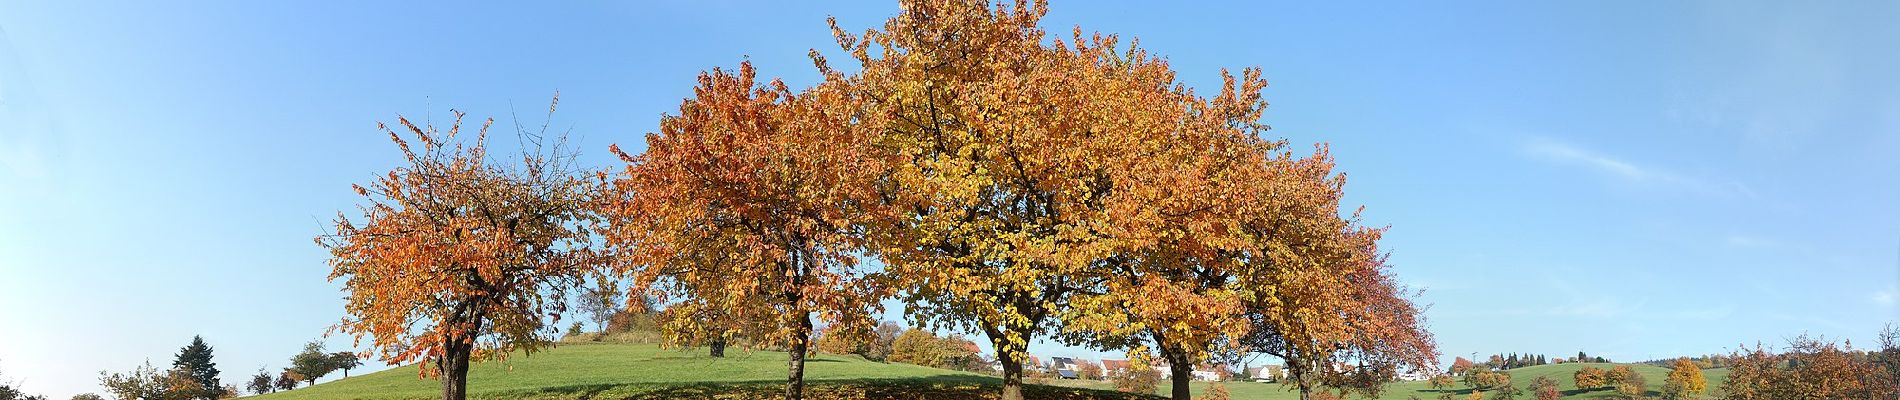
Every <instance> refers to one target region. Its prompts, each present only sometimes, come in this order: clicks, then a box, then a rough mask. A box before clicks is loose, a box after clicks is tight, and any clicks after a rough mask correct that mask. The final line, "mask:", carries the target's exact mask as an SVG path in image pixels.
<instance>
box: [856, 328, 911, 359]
mask: <svg viewBox="0 0 1900 400" xmlns="http://www.w3.org/2000/svg"><path fill="white" fill-rule="evenodd" d="M903 333H904V328H903V327H901V326H897V323H894V322H891V321H884V322H883V323H880V324H878V325H877V329H876V330H873V331H872V335H873V336H872V338H871V343H870V345H869V346H868V347H869V348H868V349H867V350H866V353H865V355H864V358H867V359H870V360H871V361H884V360H888V359H890V357H891V346H892V345H893V344H895V343H896V342H897V336H898V335H901V334H903Z"/></svg>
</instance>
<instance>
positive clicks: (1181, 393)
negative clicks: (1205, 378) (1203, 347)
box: [1168, 361, 1194, 400]
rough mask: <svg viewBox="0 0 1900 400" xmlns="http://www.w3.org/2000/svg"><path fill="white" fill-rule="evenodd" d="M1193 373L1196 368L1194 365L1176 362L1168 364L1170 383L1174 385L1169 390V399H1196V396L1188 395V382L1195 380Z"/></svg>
mask: <svg viewBox="0 0 1900 400" xmlns="http://www.w3.org/2000/svg"><path fill="white" fill-rule="evenodd" d="M1193 371H1194V366H1192V365H1188V364H1186V363H1177V362H1174V361H1169V362H1168V381H1169V382H1171V383H1172V385H1173V387H1171V388H1169V390H1168V392H1169V396H1168V398H1171V399H1174V400H1193V399H1194V395H1193V394H1191V393H1188V381H1189V380H1192V379H1193V376H1194V375H1193Z"/></svg>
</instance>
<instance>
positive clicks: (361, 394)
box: [252, 343, 1727, 400]
mask: <svg viewBox="0 0 1900 400" xmlns="http://www.w3.org/2000/svg"><path fill="white" fill-rule="evenodd" d="M785 363H786V355H785V353H782V352H773V351H743V350H729V351H728V352H727V356H726V357H724V358H713V357H708V356H707V355H706V352H705V349H704V348H662V347H660V346H656V345H651V344H624V343H565V344H562V345H560V346H559V347H556V348H553V349H549V350H546V351H542V352H537V353H534V354H532V355H522V354H516V355H513V356H511V357H509V358H508V359H507V360H505V361H490V362H483V363H478V364H475V365H474V366H473V367H472V368H471V370H470V372H469V385H468V389H469V397H470V398H476V399H651V398H721V399H771V398H779V397H780V396H781V395H782V390H783V389H784V380H785V375H784V374H785ZM1611 365H1612V364H1555V365H1541V366H1533V367H1524V368H1519V369H1514V370H1511V371H1510V372H1511V375H1512V380H1513V381H1514V382H1516V383H1517V385H1518V387H1520V388H1525V387H1528V386H1529V384H1530V381H1531V380H1532V379H1535V378H1536V377H1538V376H1548V377H1550V378H1552V379H1554V380H1556V381H1557V382H1559V384H1560V387H1561V388H1562V389H1563V390H1564V391H1565V392H1564V394H1565V396H1564V398H1565V399H1595V398H1610V397H1612V396H1613V395H1614V391H1612V390H1607V389H1605V390H1596V391H1589V392H1583V391H1578V390H1576V388H1575V387H1574V386H1572V385H1571V382H1570V374H1571V373H1574V372H1576V370H1577V369H1578V368H1582V367H1584V366H1597V367H1600V368H1608V367H1610V366H1611ZM1635 368H1636V370H1637V371H1638V372H1639V373H1641V374H1643V375H1644V376H1645V377H1646V378H1648V381H1649V382H1650V386H1651V391H1652V394H1657V393H1656V392H1655V390H1656V389H1658V388H1660V385H1661V383H1662V382H1663V378H1664V376H1665V375H1666V374H1668V370H1667V369H1663V368H1659V367H1653V366H1646V365H1638V366H1636V367H1635ZM417 372H418V369H417V368H416V367H415V366H403V367H397V368H391V369H387V370H383V371H379V372H375V373H368V374H361V375H357V376H352V377H349V378H344V379H338V380H335V381H331V382H325V383H321V384H317V385H315V386H309V387H304V388H298V389H295V390H290V391H282V392H278V393H272V394H266V395H261V396H252V397H254V398H257V399H262V400H297V399H310V400H330V399H391V400H393V399H427V398H436V397H439V396H440V395H441V392H440V391H441V387H440V385H439V383H438V382H437V381H435V380H430V379H424V378H421V377H419V376H418V374H417ZM1704 373H1705V374H1707V376H1708V378H1709V382H1710V386H1711V387H1714V386H1716V385H1717V384H1718V383H1719V382H1720V381H1721V379H1722V378H1724V377H1726V376H1727V371H1726V370H1723V369H1712V370H1707V371H1704ZM806 381H807V385H809V387H808V389H807V393H806V396H807V397H809V398H812V399H890V398H903V399H926V398H928V399H938V398H958V399H963V398H979V399H981V398H995V397H996V396H997V392H998V390H999V388H1000V385H1001V383H1002V381H1001V379H999V378H996V377H991V376H987V375H980V374H974V373H969V372H961V371H951V370H945V369H937V368H929V367H922V366H916V365H909V364H902V363H880V362H873V361H867V360H864V359H862V358H859V357H856V356H837V355H830V354H821V355H818V356H816V357H813V358H811V359H810V360H809V361H808V364H807V371H806ZM1030 383H1031V385H1030V386H1029V387H1028V388H1027V391H1026V395H1027V396H1028V397H1029V398H1030V399H1130V398H1160V397H1159V396H1158V395H1159V394H1160V393H1165V392H1166V391H1167V390H1168V385H1167V384H1165V383H1164V384H1162V385H1161V387H1160V388H1158V389H1159V390H1158V391H1157V393H1156V394H1157V396H1155V397H1148V396H1138V395H1132V394H1127V393H1120V392H1115V391H1113V385H1112V384H1111V383H1109V382H1107V381H1077V380H1040V379H1036V380H1032V381H1031V382H1030ZM1221 384H1222V385H1225V386H1226V387H1227V389H1228V391H1229V392H1230V393H1231V395H1232V398H1235V399H1298V398H1299V395H1298V393H1295V392H1293V391H1290V390H1287V387H1286V386H1283V385H1280V384H1276V383H1255V382H1224V383H1221ZM1193 385H1194V386H1193V388H1192V389H1193V391H1194V392H1195V394H1196V395H1197V396H1198V395H1200V394H1201V393H1203V392H1205V391H1206V390H1207V388H1208V387H1209V385H1211V383H1207V382H1195V383H1194V384H1193ZM1387 388H1388V390H1387V392H1386V393H1385V395H1383V396H1381V397H1380V398H1381V399H1408V398H1412V397H1413V396H1416V397H1417V398H1421V399H1432V398H1437V397H1438V396H1439V395H1440V394H1441V393H1442V392H1440V391H1439V390H1438V389H1432V388H1430V387H1429V386H1428V385H1427V384H1426V383H1425V382H1398V383H1393V384H1391V385H1389V386H1387ZM1445 391H1448V392H1452V393H1454V394H1457V395H1460V396H1461V397H1460V398H1463V397H1462V396H1463V395H1465V394H1467V393H1468V390H1467V389H1463V388H1453V389H1445ZM1523 398H1529V396H1528V393H1526V396H1524V397H1523Z"/></svg>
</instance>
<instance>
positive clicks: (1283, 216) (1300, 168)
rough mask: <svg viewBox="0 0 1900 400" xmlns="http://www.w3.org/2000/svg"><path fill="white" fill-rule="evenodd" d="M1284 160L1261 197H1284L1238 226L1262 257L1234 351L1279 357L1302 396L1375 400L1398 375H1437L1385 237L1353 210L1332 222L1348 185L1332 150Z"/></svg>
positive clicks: (1253, 269)
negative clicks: (1330, 391)
mask: <svg viewBox="0 0 1900 400" xmlns="http://www.w3.org/2000/svg"><path fill="white" fill-rule="evenodd" d="M1281 159H1282V160H1285V161H1283V164H1281V165H1280V166H1278V167H1276V170H1278V171H1280V172H1277V173H1275V174H1273V175H1272V176H1274V177H1275V179H1272V180H1270V181H1269V182H1270V183H1271V185H1270V186H1267V187H1265V188H1263V189H1260V190H1267V191H1269V192H1272V193H1291V194H1286V195H1284V196H1286V197H1287V199H1285V200H1283V201H1276V202H1273V203H1272V206H1271V207H1270V208H1268V209H1267V212H1265V213H1262V214H1260V216H1259V217H1257V218H1255V219H1254V220H1252V221H1251V222H1249V223H1248V224H1247V225H1246V227H1245V229H1248V230H1249V231H1251V232H1252V234H1251V235H1250V236H1252V237H1255V238H1256V239H1255V240H1257V241H1259V242H1260V244H1258V245H1257V246H1258V248H1259V249H1260V251H1259V256H1257V257H1249V260H1250V261H1249V263H1250V264H1252V265H1251V266H1250V271H1249V272H1248V273H1245V274H1242V277H1243V279H1244V282H1245V283H1243V285H1244V286H1245V287H1250V288H1263V289H1259V290H1261V293H1258V294H1257V295H1253V296H1249V297H1250V299H1251V300H1250V301H1249V302H1248V304H1246V305H1245V312H1246V316H1247V318H1248V321H1249V324H1250V328H1251V329H1250V330H1249V331H1248V333H1247V335H1246V336H1244V337H1242V338H1241V340H1240V344H1241V345H1242V346H1243V347H1244V348H1245V349H1247V350H1249V351H1256V352H1262V353H1266V354H1270V355H1274V356H1277V357H1279V358H1281V359H1283V360H1286V362H1287V372H1288V377H1289V379H1288V381H1289V383H1290V384H1292V385H1294V386H1296V387H1297V388H1298V389H1299V390H1300V392H1301V393H1302V394H1303V396H1304V394H1305V393H1310V392H1311V390H1312V389H1313V388H1314V387H1318V386H1322V385H1323V386H1332V387H1339V388H1346V389H1352V390H1355V391H1360V392H1362V394H1373V393H1372V392H1376V391H1378V390H1379V389H1380V388H1381V387H1382V386H1381V385H1382V384H1383V383H1384V382H1386V381H1389V380H1391V379H1392V378H1393V377H1394V376H1396V374H1397V373H1399V371H1402V370H1414V371H1424V370H1429V369H1434V368H1435V367H1433V365H1434V363H1435V361H1433V360H1435V359H1436V358H1437V357H1438V354H1437V350H1436V346H1435V344H1434V342H1433V341H1432V337H1431V334H1430V332H1428V331H1426V330H1425V329H1424V320H1423V317H1422V315H1420V313H1419V312H1418V307H1417V306H1416V305H1415V304H1414V303H1413V302H1412V298H1413V297H1414V296H1416V293H1414V292H1411V291H1410V290H1408V289H1407V288H1405V287H1404V286H1403V285H1401V284H1399V283H1398V280H1397V279H1396V278H1395V277H1394V276H1393V275H1392V273H1391V271H1390V266H1389V265H1387V264H1386V263H1385V261H1384V260H1385V257H1384V254H1382V253H1380V252H1379V250H1378V244H1377V243H1378V240H1379V238H1380V237H1381V236H1382V235H1383V233H1384V230H1383V229H1379V228H1369V227H1364V226H1360V225H1359V223H1358V221H1357V219H1358V213H1357V212H1354V213H1352V214H1351V216H1349V217H1342V216H1340V215H1339V209H1340V208H1339V199H1340V196H1341V195H1342V192H1343V188H1344V185H1345V180H1344V177H1343V176H1340V175H1338V174H1337V173H1336V172H1335V171H1334V170H1333V161H1332V158H1331V156H1330V155H1329V153H1328V152H1327V151H1326V149H1325V148H1324V147H1323V146H1322V147H1321V148H1320V149H1319V151H1317V152H1316V153H1315V154H1313V155H1311V156H1308V157H1303V158H1298V159H1293V158H1291V157H1290V156H1282V157H1281ZM1267 288H1270V290H1268V289H1267ZM1467 363H1469V362H1468V361H1467ZM1341 364H1343V365H1349V366H1353V367H1350V368H1335V367H1334V366H1335V365H1341ZM1455 366H1456V365H1455V364H1454V367H1455Z"/></svg>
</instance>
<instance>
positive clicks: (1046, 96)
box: [833, 0, 1180, 399]
mask: <svg viewBox="0 0 1900 400" xmlns="http://www.w3.org/2000/svg"><path fill="white" fill-rule="evenodd" d="M901 6H902V8H903V10H902V12H901V13H900V14H899V15H898V16H897V17H895V18H893V19H891V20H889V21H888V22H886V23H885V24H884V26H883V27H882V28H881V29H873V30H868V31H866V32H864V33H863V34H861V35H852V34H846V33H845V32H843V31H842V30H841V29H837V28H836V25H835V24H834V25H833V26H834V33H835V34H836V35H837V37H838V40H839V44H840V46H841V47H842V48H843V49H845V50H846V51H847V52H850V53H851V55H852V57H853V59H855V61H856V62H857V63H859V64H860V65H861V68H860V71H861V72H860V74H861V76H862V81H861V82H860V83H861V84H860V85H859V88H860V89H861V90H862V91H863V93H865V96H867V97H868V98H869V99H871V100H870V101H869V102H868V103H867V112H866V113H865V115H866V116H868V118H870V120H869V121H870V122H871V123H872V124H875V125H876V126H878V128H879V129H877V130H876V131H877V132H882V134H881V139H880V141H881V143H882V144H883V145H885V146H888V148H891V149H893V151H891V152H889V154H888V156H889V157H891V158H890V160H891V162H890V163H889V164H888V165H887V167H888V169H887V170H886V172H887V177H886V179H887V180H886V181H884V182H883V184H884V185H885V186H883V187H882V188H883V189H884V190H883V193H885V196H886V199H887V201H889V203H890V204H892V205H893V206H894V207H896V209H897V210H900V211H902V213H901V214H897V215H894V216H893V217H892V218H888V219H885V222H884V223H880V224H877V229H874V230H872V233H873V237H874V238H875V240H876V241H877V243H878V244H877V246H875V250H876V252H877V253H878V254H879V255H880V256H881V258H883V260H884V261H885V264H886V265H887V271H888V272H889V273H890V276H891V277H892V278H893V279H892V280H891V282H892V283H894V284H895V287H896V288H897V289H900V290H901V291H902V293H903V296H902V297H903V298H904V300H906V303H907V304H908V305H909V306H910V307H907V308H906V309H907V311H908V312H909V316H910V317H911V318H912V319H914V320H916V321H917V322H919V323H922V324H924V325H929V326H939V327H944V328H950V329H956V330H963V331H974V332H981V333H983V334H984V335H985V336H986V337H987V338H988V340H989V341H990V343H991V344H992V345H993V346H994V348H995V349H996V351H997V359H998V361H1000V363H1001V364H1002V367H1003V381H1004V382H1003V395H1002V396H1003V398H1004V399H1020V398H1021V396H1022V395H1021V391H1022V374H1023V365H1022V364H1023V362H1024V360H1025V358H1026V349H1027V346H1028V344H1029V342H1030V341H1032V340H1034V339H1035V338H1036V337H1037V336H1039V335H1046V334H1049V333H1051V332H1052V331H1055V330H1056V329H1058V325H1059V321H1061V320H1062V318H1061V316H1059V314H1062V313H1064V312H1065V311H1066V305H1067V304H1069V297H1070V296H1071V295H1073V294H1076V293H1078V292H1080V291H1082V290H1083V289H1084V288H1091V287H1096V285H1098V284H1099V279H1100V275H1099V274H1097V273H1096V269H1097V268H1100V267H1101V263H1102V262H1103V260H1105V259H1106V258H1108V256H1109V255H1111V254H1113V252H1114V249H1116V246H1117V244H1116V241H1115V240H1114V237H1115V235H1114V232H1115V231H1117V230H1119V229H1121V228H1120V227H1119V224H1121V223H1122V222H1121V221H1119V220H1118V219H1117V218H1116V216H1115V215H1112V212H1111V208H1110V206H1109V205H1110V203H1112V202H1114V201H1115V200H1114V199H1113V197H1115V196H1118V195H1119V194H1118V189H1117V185H1118V184H1120V183H1121V181H1119V180H1118V179H1117V178H1118V177H1119V176H1120V175H1121V174H1123V173H1124V172H1125V171H1124V170H1125V169H1126V168H1128V166H1129V165H1130V164H1131V163H1133V162H1135V161H1137V159H1138V157H1139V155H1140V154H1139V152H1138V150H1139V147H1138V146H1136V145H1135V144H1137V143H1144V141H1151V140H1162V139H1163V138H1164V137H1165V136H1164V135H1166V134H1167V133H1169V132H1171V131H1172V124H1174V123H1176V122H1177V120H1178V118H1175V117H1174V115H1177V114H1178V113H1179V112H1180V111H1179V110H1174V108H1175V107H1176V106H1178V105H1179V103H1176V102H1174V101H1173V99H1174V96H1175V95H1174V94H1172V92H1171V91H1170V90H1169V89H1168V88H1167V87H1166V86H1165V85H1166V84H1167V82H1169V81H1170V80H1171V79H1172V78H1171V77H1170V76H1168V74H1169V73H1168V71H1167V70H1166V68H1165V64H1161V63H1159V62H1158V61H1156V60H1153V59H1146V58H1141V57H1131V56H1129V55H1125V54H1119V53H1116V52H1114V51H1113V49H1112V48H1110V46H1098V45H1100V44H1102V43H1101V42H1099V41H1095V40H1093V39H1089V40H1084V39H1081V38H1079V36H1080V35H1077V36H1078V38H1077V40H1075V41H1074V42H1068V41H1063V42H1061V43H1050V42H1045V41H1044V36H1045V35H1044V32H1043V31H1042V30H1041V29H1039V28H1037V22H1038V21H1039V20H1040V18H1041V17H1042V15H1043V14H1044V13H1045V12H1046V7H1045V5H1044V4H1043V3H1041V2H1036V3H1033V4H1029V3H1026V2H1025V3H1018V4H1016V5H1015V6H1013V7H1012V6H1007V5H996V6H995V7H991V4H989V3H987V2H970V1H940V0H916V1H904V2H902V4H901Z"/></svg>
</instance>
